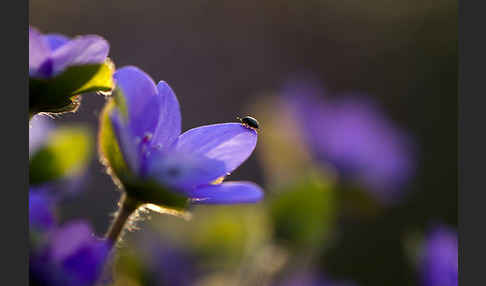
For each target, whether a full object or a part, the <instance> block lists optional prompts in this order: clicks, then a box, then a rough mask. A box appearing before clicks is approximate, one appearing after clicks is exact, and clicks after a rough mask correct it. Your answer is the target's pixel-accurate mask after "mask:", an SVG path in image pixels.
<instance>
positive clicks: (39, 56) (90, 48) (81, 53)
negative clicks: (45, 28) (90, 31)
mask: <svg viewBox="0 0 486 286" xmlns="http://www.w3.org/2000/svg"><path fill="white" fill-rule="evenodd" d="M109 49H110V47H109V44H108V42H107V41H106V40H104V39H103V38H102V37H100V36H96V35H86V36H78V37H75V38H73V39H69V38H67V37H65V36H63V35H57V34H46V35H42V34H40V33H39V31H38V30H37V29H35V28H33V27H29V75H30V76H31V77H35V78H50V77H54V76H56V75H58V74H60V73H62V72H63V71H64V70H65V69H66V68H68V67H71V66H80V65H86V64H101V63H103V62H104V61H105V59H106V57H107V56H108V51H109Z"/></svg>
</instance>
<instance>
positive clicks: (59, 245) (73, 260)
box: [29, 221, 109, 286]
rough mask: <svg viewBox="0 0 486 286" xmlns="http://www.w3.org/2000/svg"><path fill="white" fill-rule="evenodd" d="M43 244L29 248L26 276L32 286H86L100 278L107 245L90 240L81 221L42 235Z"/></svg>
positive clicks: (104, 242) (86, 228) (107, 249)
mask: <svg viewBox="0 0 486 286" xmlns="http://www.w3.org/2000/svg"><path fill="white" fill-rule="evenodd" d="M44 240H45V241H46V242H45V243H43V244H41V245H31V248H30V258H29V276H30V281H31V284H32V285H54V286H57V285H59V286H61V285H63V286H89V285H94V284H95V283H96V282H97V281H98V279H99V278H100V276H101V274H102V270H103V266H104V264H105V261H106V259H107V257H108V252H109V247H108V243H107V242H106V241H104V240H100V239H98V238H96V237H95V236H93V231H92V229H91V227H90V226H89V225H88V224H87V223H85V222H82V221H77V222H71V223H69V224H67V225H65V226H62V227H57V228H55V229H53V230H51V231H49V232H46V233H44Z"/></svg>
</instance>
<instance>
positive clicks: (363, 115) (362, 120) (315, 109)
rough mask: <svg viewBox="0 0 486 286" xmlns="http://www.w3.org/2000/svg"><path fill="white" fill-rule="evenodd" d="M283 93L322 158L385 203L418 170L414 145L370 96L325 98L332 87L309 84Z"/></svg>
mask: <svg viewBox="0 0 486 286" xmlns="http://www.w3.org/2000/svg"><path fill="white" fill-rule="evenodd" d="M283 93H284V96H285V98H286V100H287V103H288V105H289V106H290V108H291V110H292V111H293V114H294V115H295V117H296V118H297V120H298V122H299V123H300V127H301V129H302V130H303V135H304V138H305V140H306V142H307V143H308V145H309V147H310V149H311V151H312V152H313V153H314V155H315V157H316V158H317V159H318V160H321V161H324V162H327V163H330V164H331V165H333V166H334V167H335V168H336V169H337V170H338V171H339V173H340V174H341V175H342V176H343V177H346V178H350V179H352V180H354V181H357V182H359V183H361V184H363V185H364V186H366V187H367V188H368V189H369V190H370V191H371V192H372V194H373V195H375V196H376V197H377V198H378V199H380V200H382V201H384V202H390V201H393V200H396V199H397V198H398V197H399V196H400V195H401V193H400V192H399V191H400V189H401V187H402V186H403V185H404V183H406V182H407V181H408V180H409V179H410V177H411V176H412V175H413V172H414V160H413V155H414V152H413V144H412V142H411V139H410V138H409V136H408V135H407V134H406V133H404V132H403V131H402V130H399V129H398V128H397V127H396V126H395V125H394V124H393V123H392V122H391V121H389V120H388V118H386V116H385V115H384V114H383V112H382V110H381V109H380V108H379V107H378V106H377V105H375V104H374V103H373V102H372V101H371V100H370V99H369V98H367V97H366V96H364V95H363V94H359V93H352V94H343V95H341V96H339V97H337V98H335V99H329V98H328V99H325V100H321V99H320V98H319V97H318V96H321V95H324V96H325V95H327V91H326V90H324V89H321V88H319V87H318V86H317V85H313V84H308V83H292V84H288V85H287V86H286V87H285V88H284V90H283Z"/></svg>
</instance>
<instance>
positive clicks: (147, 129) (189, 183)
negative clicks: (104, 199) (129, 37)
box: [109, 67, 263, 204]
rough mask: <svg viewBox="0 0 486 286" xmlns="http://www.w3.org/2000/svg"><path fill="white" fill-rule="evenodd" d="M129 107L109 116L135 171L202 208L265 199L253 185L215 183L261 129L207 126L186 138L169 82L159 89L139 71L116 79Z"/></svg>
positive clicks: (126, 71) (232, 167) (246, 154)
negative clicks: (200, 205)
mask: <svg viewBox="0 0 486 286" xmlns="http://www.w3.org/2000/svg"><path fill="white" fill-rule="evenodd" d="M114 79H115V81H116V85H117V90H118V91H119V94H121V95H122V97H123V100H124V102H125V103H126V113H125V110H121V109H120V106H117V107H115V108H113V110H112V111H111V113H110V114H109V116H110V119H111V123H112V126H113V129H114V132H115V135H116V137H117V141H118V144H119V146H120V149H121V152H122V154H123V157H124V158H125V161H126V162H127V164H128V166H129V168H130V170H131V172H132V173H133V174H135V176H136V177H137V178H138V179H139V180H141V181H144V180H147V179H150V180H154V181H156V182H158V183H159V184H160V185H161V186H164V187H168V188H170V189H172V190H175V191H178V192H180V193H182V194H184V196H186V197H188V198H190V199H191V202H193V203H200V204H231V203H250V202H256V201H259V200H260V199H261V198H262V196H263V192H262V190H261V188H260V187H259V186H257V185H256V184H254V183H251V182H229V183H220V184H212V182H214V181H215V180H216V179H219V178H221V177H224V176H226V175H227V174H229V173H231V172H233V170H235V169H236V168H237V167H238V166H239V165H240V164H242V163H243V162H244V161H245V160H246V159H247V158H248V157H249V156H250V154H251V153H252V152H253V150H254V148H255V146H256V142H257V133H256V131H254V130H252V129H249V128H246V127H244V126H243V125H242V124H240V123H222V124H214V125H207V126H201V127H198V128H194V129H191V130H188V131H186V132H184V133H182V134H181V114H180V108H179V102H178V100H177V98H176V96H175V94H174V92H173V91H172V89H171V88H170V87H169V85H167V83H165V82H163V81H160V82H159V83H158V84H157V85H155V83H154V81H153V80H152V78H150V76H149V75H147V74H146V73H145V72H143V71H141V70H140V69H138V68H136V67H124V68H122V69H119V70H118V71H117V72H116V73H115V75H114Z"/></svg>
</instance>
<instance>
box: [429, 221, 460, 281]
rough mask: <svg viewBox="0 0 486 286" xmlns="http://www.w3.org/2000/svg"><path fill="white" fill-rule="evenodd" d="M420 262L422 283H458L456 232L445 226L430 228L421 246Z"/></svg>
mask: <svg viewBox="0 0 486 286" xmlns="http://www.w3.org/2000/svg"><path fill="white" fill-rule="evenodd" d="M422 247H423V248H422V258H421V263H420V266H419V267H420V269H421V279H422V285H424V286H439V285H440V286H457V285H458V265H459V264H458V244H457V232H456V231H454V230H453V229H450V228H448V227H446V226H437V227H435V228H434V229H432V230H431V231H430V232H429V233H428V235H427V237H426V240H425V242H424V244H423V246H422Z"/></svg>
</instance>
